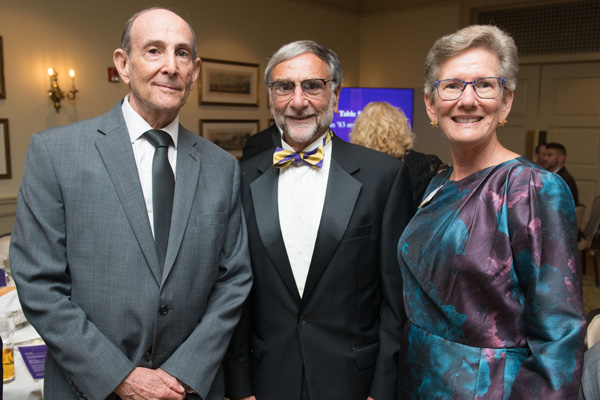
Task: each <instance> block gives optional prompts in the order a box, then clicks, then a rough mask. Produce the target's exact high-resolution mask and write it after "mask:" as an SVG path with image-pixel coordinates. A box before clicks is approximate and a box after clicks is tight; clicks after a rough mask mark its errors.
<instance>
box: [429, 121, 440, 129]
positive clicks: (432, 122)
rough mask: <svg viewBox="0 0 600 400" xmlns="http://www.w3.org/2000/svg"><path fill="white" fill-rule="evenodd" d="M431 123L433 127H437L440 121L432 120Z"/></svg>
mask: <svg viewBox="0 0 600 400" xmlns="http://www.w3.org/2000/svg"><path fill="white" fill-rule="evenodd" d="M429 125H431V127H432V128H437V127H438V122H437V121H431V122H430V123H429Z"/></svg>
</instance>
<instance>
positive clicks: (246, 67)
mask: <svg viewBox="0 0 600 400" xmlns="http://www.w3.org/2000/svg"><path fill="white" fill-rule="evenodd" d="M258 80H259V76H258V64H248V63H241V62H234V61H221V60H213V59H209V58H203V59H202V65H201V70H200V79H199V80H198V82H199V83H198V85H199V86H198V93H199V96H200V98H199V100H200V104H202V105H228V106H250V107H258Z"/></svg>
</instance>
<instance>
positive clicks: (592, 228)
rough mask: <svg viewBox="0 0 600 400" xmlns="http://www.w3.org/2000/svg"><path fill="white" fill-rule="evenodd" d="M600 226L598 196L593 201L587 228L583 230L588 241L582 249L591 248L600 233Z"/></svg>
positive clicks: (599, 200)
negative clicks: (599, 232)
mask: <svg viewBox="0 0 600 400" xmlns="http://www.w3.org/2000/svg"><path fill="white" fill-rule="evenodd" d="M599 227H600V196H597V197H596V198H595V199H594V202H593V203H592V209H591V212H590V219H589V220H588V223H587V225H586V226H585V230H584V231H583V236H584V240H585V241H586V243H585V246H584V248H583V249H582V248H580V250H585V249H589V248H590V247H591V246H592V243H593V241H594V238H595V237H596V235H597V234H598V228H599Z"/></svg>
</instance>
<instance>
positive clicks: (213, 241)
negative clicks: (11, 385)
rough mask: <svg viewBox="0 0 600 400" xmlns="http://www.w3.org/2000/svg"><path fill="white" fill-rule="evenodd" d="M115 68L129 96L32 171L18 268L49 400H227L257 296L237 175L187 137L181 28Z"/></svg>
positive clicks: (191, 43)
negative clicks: (233, 344) (226, 382)
mask: <svg viewBox="0 0 600 400" xmlns="http://www.w3.org/2000/svg"><path fill="white" fill-rule="evenodd" d="M114 61H115V65H116V67H117V69H118V71H119V74H120V76H121V78H122V80H123V81H124V82H125V83H126V84H128V86H129V89H130V90H129V95H128V96H127V97H126V98H125V99H124V100H123V101H122V102H120V103H119V104H117V105H116V107H114V108H113V109H112V110H111V111H110V112H108V113H107V114H105V115H103V116H100V117H97V118H93V119H90V120H87V121H82V122H79V123H75V124H72V125H68V126H65V127H61V128H55V129H50V130H48V131H44V132H41V133H38V134H36V135H34V136H33V137H32V139H31V143H30V146H29V150H28V153H27V157H26V160H25V176H24V178H23V181H22V183H21V188H20V191H19V199H18V206H17V219H16V223H15V227H14V231H13V237H12V238H13V240H12V247H11V250H10V255H11V266H12V268H13V272H14V277H15V281H16V283H17V288H18V293H19V298H20V300H21V303H22V305H23V310H24V312H25V315H26V316H27V318H28V319H29V321H30V322H31V323H32V325H33V326H34V327H35V328H36V329H37V330H38V332H39V333H40V335H41V336H42V338H43V339H44V341H45V342H46V344H47V346H48V353H47V356H46V377H45V387H44V394H45V398H46V399H48V400H56V399H59V400H64V399H76V398H83V399H86V398H87V399H105V398H111V399H116V398H121V399H184V398H188V399H198V398H201V399H204V400H207V399H220V400H222V399H223V373H222V368H221V361H222V358H223V355H224V353H225V350H226V348H227V346H228V343H229V340H230V337H231V334H232V332H233V329H234V327H235V325H236V324H237V322H238V319H239V315H240V312H241V305H242V303H243V302H244V300H245V298H246V297H247V295H248V292H249V290H250V286H251V283H252V275H251V270H250V266H249V255H248V251H247V237H246V228H245V224H244V221H243V218H242V210H241V206H240V193H239V178H240V176H239V175H240V173H239V167H238V164H237V162H236V160H235V158H234V157H232V156H230V155H229V154H227V153H226V152H225V151H223V150H221V149H219V148H218V147H217V146H215V145H213V144H212V143H209V142H208V141H206V140H204V139H203V138H201V137H199V136H198V135H195V134H193V133H192V132H190V131H188V130H186V129H184V128H183V127H182V126H181V125H179V118H178V115H179V110H180V108H181V107H182V106H183V104H184V103H185V101H186V99H187V97H188V95H189V93H190V90H191V88H192V87H193V86H194V85H195V82H196V80H197V78H198V74H199V69H200V59H199V58H197V57H196V40H195V36H194V33H193V31H192V29H191V27H190V26H189V24H188V23H187V22H185V21H184V20H183V19H182V18H181V17H179V16H178V15H176V14H174V13H172V12H171V11H168V10H166V9H162V8H153V9H148V10H144V11H141V12H139V13H138V14H136V15H134V16H133V17H132V18H131V19H130V20H129V21H128V22H127V24H126V25H125V28H124V30H123V37H122V43H121V48H119V49H117V50H116V51H115V53H114ZM156 130H160V131H159V132H158V133H156ZM165 132H166V133H165ZM157 137H158V139H157ZM163 139H164V140H165V142H164V143H161V142H160V141H161V140H163ZM155 146H156V149H155ZM169 204H172V206H169ZM171 215H172V216H171Z"/></svg>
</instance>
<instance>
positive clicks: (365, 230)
mask: <svg viewBox="0 0 600 400" xmlns="http://www.w3.org/2000/svg"><path fill="white" fill-rule="evenodd" d="M371 226H372V225H371V224H369V225H363V226H359V227H356V228H350V229H348V230H346V232H345V233H344V236H343V237H342V240H350V239H355V238H358V237H362V236H368V235H370V234H371Z"/></svg>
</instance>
